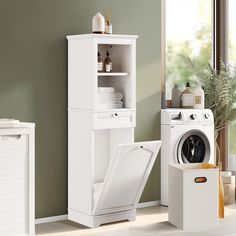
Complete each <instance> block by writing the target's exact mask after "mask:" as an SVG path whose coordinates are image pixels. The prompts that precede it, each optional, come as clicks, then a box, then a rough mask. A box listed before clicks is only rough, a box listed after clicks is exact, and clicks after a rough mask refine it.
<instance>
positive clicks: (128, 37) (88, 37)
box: [66, 34, 138, 40]
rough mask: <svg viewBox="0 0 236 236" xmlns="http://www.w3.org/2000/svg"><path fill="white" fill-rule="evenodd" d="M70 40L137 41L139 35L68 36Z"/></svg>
mask: <svg viewBox="0 0 236 236" xmlns="http://www.w3.org/2000/svg"><path fill="white" fill-rule="evenodd" d="M66 38H67V39H68V40H78V39H96V38H97V39H101V38H109V39H112V38H114V39H137V38H138V35H120V34H78V35H68V36H66Z"/></svg>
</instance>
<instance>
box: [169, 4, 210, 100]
mask: <svg viewBox="0 0 236 236" xmlns="http://www.w3.org/2000/svg"><path fill="white" fill-rule="evenodd" d="M165 5H166V99H167V100H169V99H171V89H172V87H173V84H174V83H178V84H179V85H180V87H182V88H183V87H185V84H186V82H187V81H190V83H191V80H192V77H191V74H190V72H188V71H186V69H185V68H184V65H183V64H182V59H181V58H180V57H179V56H178V55H179V54H183V55H186V56H190V57H191V58H194V57H196V58H198V60H199V61H200V62H201V63H203V64H207V63H209V62H211V61H212V55H213V53H212V52H213V46H212V45H213V40H212V38H213V33H212V32H213V24H212V19H213V16H212V12H213V11H212V0H178V1H176V0H166V2H165Z"/></svg>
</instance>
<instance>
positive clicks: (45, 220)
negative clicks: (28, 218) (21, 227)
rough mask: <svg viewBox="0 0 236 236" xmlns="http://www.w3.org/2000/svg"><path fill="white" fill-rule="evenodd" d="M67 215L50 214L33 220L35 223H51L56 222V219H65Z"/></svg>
mask: <svg viewBox="0 0 236 236" xmlns="http://www.w3.org/2000/svg"><path fill="white" fill-rule="evenodd" d="M67 219H68V215H59V216H50V217H45V218H39V219H36V220H35V224H36V225H38V224H45V223H51V222H56V221H62V220H67Z"/></svg>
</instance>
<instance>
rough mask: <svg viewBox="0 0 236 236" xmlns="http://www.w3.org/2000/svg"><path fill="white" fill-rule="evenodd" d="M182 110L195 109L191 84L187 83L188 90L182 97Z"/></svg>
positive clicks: (186, 89)
mask: <svg viewBox="0 0 236 236" xmlns="http://www.w3.org/2000/svg"><path fill="white" fill-rule="evenodd" d="M181 100H182V108H193V91H192V89H191V87H190V83H189V82H187V83H186V88H185V90H184V91H183V92H182V95H181Z"/></svg>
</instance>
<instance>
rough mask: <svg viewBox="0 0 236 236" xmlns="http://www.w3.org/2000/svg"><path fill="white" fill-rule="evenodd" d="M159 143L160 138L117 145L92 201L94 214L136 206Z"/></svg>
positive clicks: (125, 209) (124, 209) (129, 208)
mask: <svg viewBox="0 0 236 236" xmlns="http://www.w3.org/2000/svg"><path fill="white" fill-rule="evenodd" d="M160 146H161V141H152V142H140V143H134V144H120V145H118V146H117V149H116V152H115V155H114V157H113V159H112V160H111V163H110V165H109V168H108V171H107V174H106V176H105V179H104V183H103V186H102V189H101V192H100V195H99V196H98V198H97V200H96V202H95V207H94V212H93V213H94V215H101V214H106V213H111V212H118V211H127V210H132V209H135V208H136V207H137V204H138V201H139V199H140V197H141V194H142V192H143V189H144V186H145V184H146V182H147V179H148V176H149V174H150V172H151V169H152V167H153V164H154V162H155V159H156V157H157V154H158V151H159V149H160Z"/></svg>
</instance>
